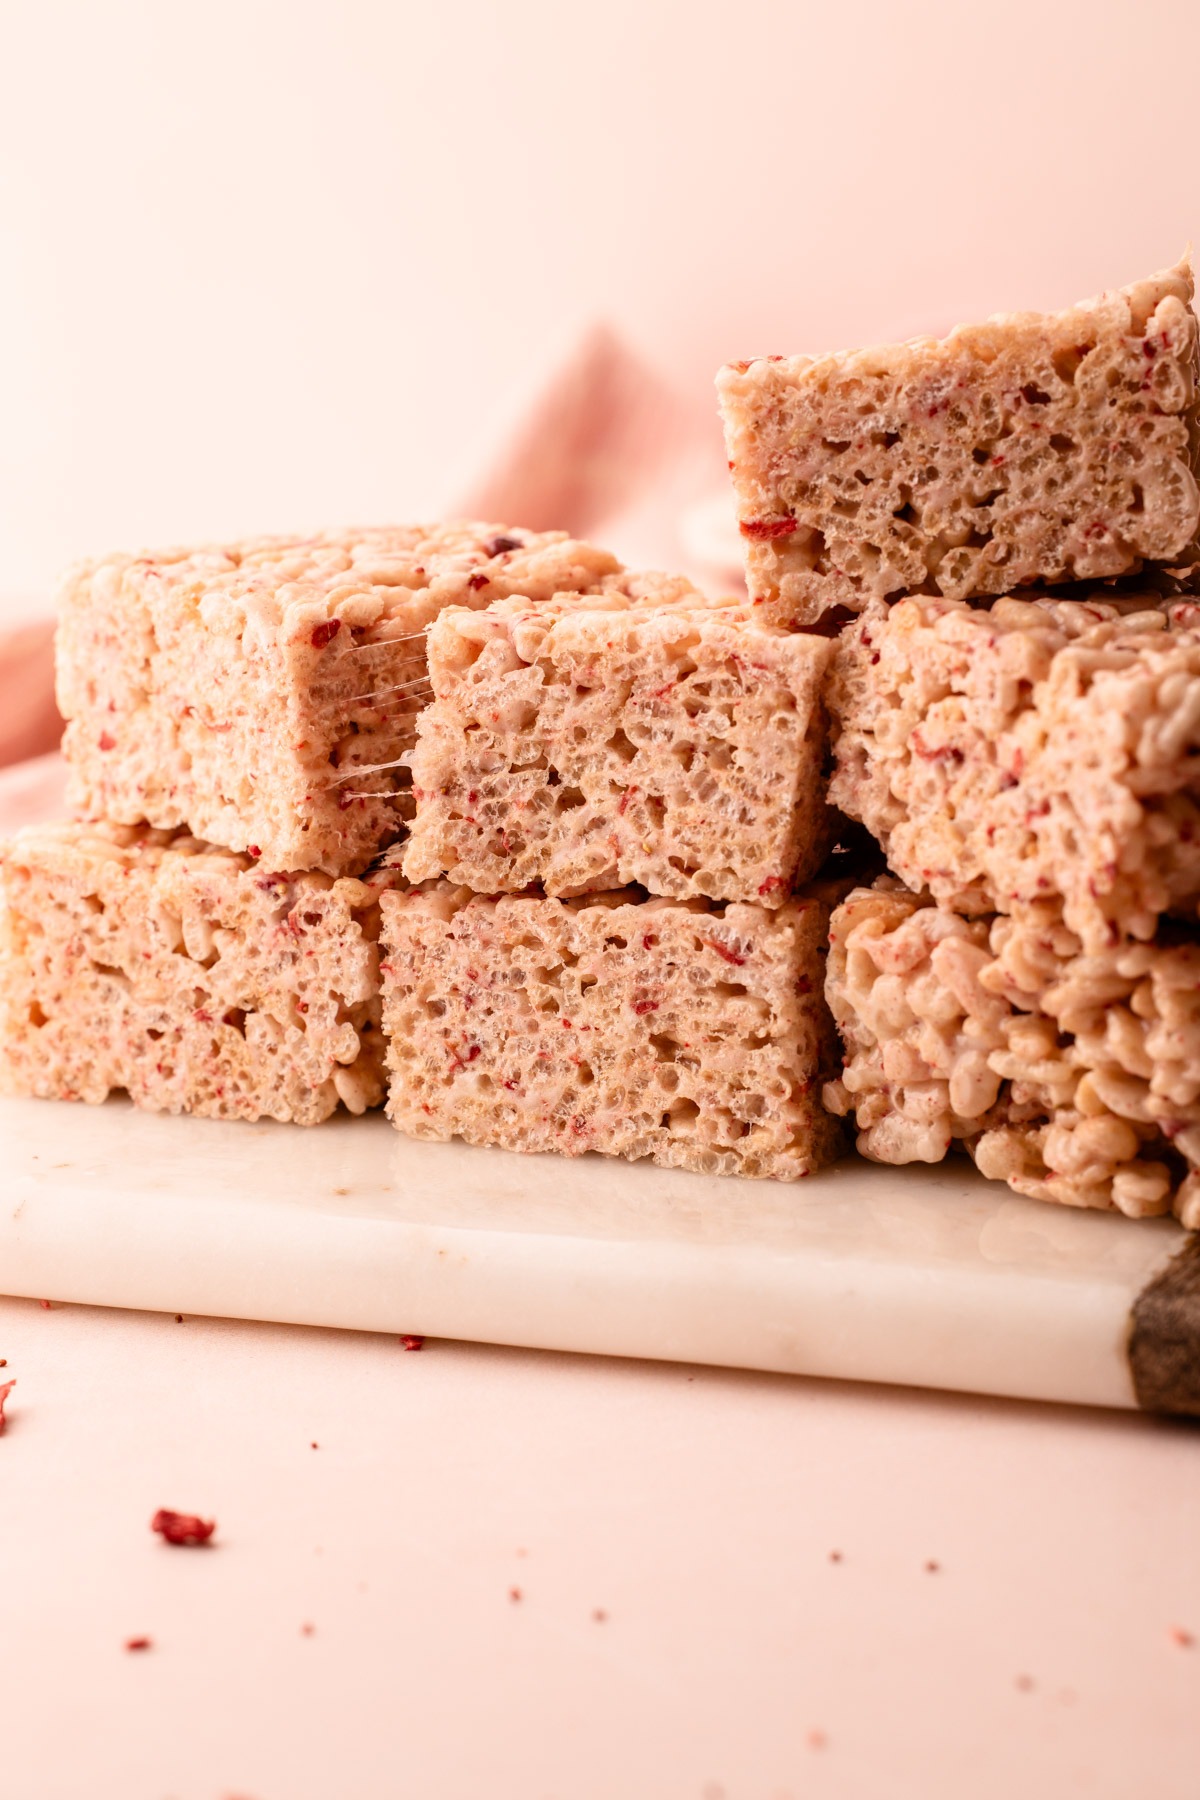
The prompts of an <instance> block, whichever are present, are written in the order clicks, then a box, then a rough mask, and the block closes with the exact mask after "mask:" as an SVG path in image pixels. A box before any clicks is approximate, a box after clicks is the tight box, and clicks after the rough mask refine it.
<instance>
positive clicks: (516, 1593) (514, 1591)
mask: <svg viewBox="0 0 1200 1800" xmlns="http://www.w3.org/2000/svg"><path fill="white" fill-rule="evenodd" d="M508 1597H509V1599H510V1600H512V1601H514V1602H515V1601H518V1600H520V1599H521V1598H522V1594H521V1590H520V1588H519V1587H510V1588H509V1590H508Z"/></svg>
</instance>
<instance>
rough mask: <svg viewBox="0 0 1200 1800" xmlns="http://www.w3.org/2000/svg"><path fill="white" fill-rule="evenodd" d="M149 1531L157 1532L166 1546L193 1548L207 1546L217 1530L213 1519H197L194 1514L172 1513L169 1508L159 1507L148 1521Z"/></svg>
mask: <svg viewBox="0 0 1200 1800" xmlns="http://www.w3.org/2000/svg"><path fill="white" fill-rule="evenodd" d="M150 1529H151V1531H157V1532H158V1534H159V1536H160V1537H162V1538H164V1539H165V1540H166V1542H167V1543H168V1544H184V1545H188V1546H192V1547H195V1546H196V1545H199V1544H207V1543H208V1541H209V1539H210V1538H211V1537H212V1534H213V1532H214V1531H215V1530H216V1529H217V1522H216V1520H215V1519H199V1518H197V1517H196V1514H195V1513H180V1512H172V1511H171V1510H170V1508H169V1507H166V1506H160V1507H159V1509H158V1511H157V1512H156V1513H155V1515H154V1517H153V1518H152V1519H151V1521H150Z"/></svg>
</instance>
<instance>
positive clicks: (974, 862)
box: [828, 596, 1200, 948]
mask: <svg viewBox="0 0 1200 1800" xmlns="http://www.w3.org/2000/svg"><path fill="white" fill-rule="evenodd" d="M828 700H829V708H830V713H831V716H832V720H833V733H834V740H833V741H834V752H835V759H836V761H835V769H834V774H833V777H832V780H831V783H830V798H831V800H832V801H833V802H834V804H835V805H837V806H840V807H841V808H843V810H844V811H845V812H847V813H848V814H849V815H850V817H851V818H854V819H859V820H861V821H862V823H863V824H864V825H866V826H867V827H868V829H869V830H870V831H871V832H872V833H873V834H874V835H875V837H876V838H877V839H878V840H879V842H880V844H881V845H882V846H883V849H884V851H885V853H886V855H887V859H888V862H889V864H890V866H891V868H892V869H893V870H894V871H895V873H896V874H897V875H898V876H899V877H900V878H901V880H902V881H904V882H905V883H906V884H907V885H908V886H909V887H911V888H913V889H917V890H919V889H921V888H928V889H929V890H930V892H931V893H932V894H933V895H934V897H935V899H937V900H939V901H940V902H941V903H942V904H943V905H946V906H951V907H953V908H954V909H955V910H956V911H960V912H966V913H985V912H993V911H1000V912H1009V911H1011V910H1012V909H1013V908H1014V907H1015V906H1017V905H1020V904H1022V903H1027V902H1032V901H1036V900H1043V899H1052V898H1054V897H1056V896H1058V897H1060V898H1061V901H1062V903H1063V906H1064V907H1065V913H1066V922H1067V924H1068V925H1069V926H1070V927H1071V929H1072V930H1073V931H1075V932H1077V933H1078V935H1079V936H1080V937H1081V938H1082V939H1083V941H1084V943H1085V944H1086V945H1087V946H1088V947H1089V948H1096V947H1103V946H1105V945H1107V944H1109V943H1110V942H1113V941H1115V939H1116V937H1117V936H1118V935H1120V934H1128V935H1131V936H1134V937H1140V938H1148V937H1151V936H1152V935H1153V933H1154V930H1155V926H1156V924H1157V920H1158V916H1159V914H1160V913H1162V912H1164V911H1166V910H1168V909H1175V908H1181V907H1182V908H1189V907H1192V906H1194V902H1195V899H1196V896H1197V895H1200V607H1197V606H1196V605H1195V604H1194V603H1190V602H1173V603H1157V602H1156V601H1155V599H1154V597H1153V596H1143V597H1142V598H1141V599H1126V600H1123V601H1121V602H1120V603H1118V604H1112V603H1110V602H1108V601H1104V600H1100V599H1097V601H1095V602H1080V601H1066V600H1064V601H1049V600H1038V601H1023V600H1013V599H1008V600H1000V601H997V602H996V603H995V604H994V605H993V606H992V607H991V608H989V609H981V610H979V611H975V610H972V609H971V608H970V607H967V606H965V605H963V604H962V603H961V602H956V601H948V600H924V599H921V600H903V601H901V602H900V603H899V605H897V606H894V607H892V608H891V609H890V610H889V611H888V612H887V613H886V614H880V615H877V616H874V617H864V618H862V619H859V620H856V621H855V623H854V625H853V626H852V627H850V628H849V629H848V630H847V631H846V632H845V633H844V634H843V636H842V638H841V639H840V641H839V644H838V650H837V657H836V661H835V665H834V670H833V674H832V678H831V680H830V682H829V687H828Z"/></svg>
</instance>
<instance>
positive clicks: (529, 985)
mask: <svg viewBox="0 0 1200 1800" xmlns="http://www.w3.org/2000/svg"><path fill="white" fill-rule="evenodd" d="M838 891H841V890H838ZM831 897H833V896H831V892H830V890H827V889H825V888H822V887H819V886H818V887H815V888H814V889H813V890H810V892H809V894H808V895H806V896H799V897H797V898H796V899H794V900H791V901H789V902H788V903H787V904H786V905H784V906H782V907H780V908H779V909H778V910H777V911H774V912H768V911H767V910H765V909H764V908H763V907H759V906H746V905H738V904H735V905H730V906H724V907H722V906H710V905H707V904H705V903H704V902H701V901H697V900H691V901H684V902H679V901H671V900H661V899H655V900H638V899H636V898H634V897H632V896H630V895H629V894H628V893H616V894H605V895H596V894H592V895H587V896H585V897H581V898H576V899H571V900H546V899H530V898H523V897H522V898H518V897H515V896H504V897H501V898H499V899H483V898H480V897H477V896H472V895H470V894H468V893H467V892H466V890H465V889H462V888H454V887H452V886H450V884H448V883H445V882H439V883H432V884H430V886H429V887H428V888H427V889H424V890H419V891H418V890H414V891H412V892H411V893H408V894H398V893H397V894H385V895H384V897H383V915H384V923H383V947H384V961H383V963H382V965H381V972H382V976H383V992H384V1030H385V1033H386V1034H387V1036H388V1039H389V1043H388V1066H389V1069H390V1071H391V1095H390V1099H389V1102H388V1110H389V1113H390V1116H391V1118H392V1120H393V1122H394V1123H395V1124H396V1125H397V1126H399V1128H400V1130H401V1131H406V1132H408V1133H410V1134H411V1135H413V1136H415V1137H425V1138H437V1139H442V1140H445V1139H448V1138H451V1137H461V1138H465V1139H466V1140H467V1141H468V1142H469V1143H473V1144H494V1145H499V1146H500V1147H502V1148H504V1149H508V1150H528V1151H534V1150H558V1151H561V1152H563V1153H564V1154H566V1155H569V1156H577V1155H580V1154H582V1153H583V1152H584V1151H585V1150H598V1151H601V1152H603V1153H604V1154H606V1155H610V1156H624V1157H628V1158H630V1159H633V1158H636V1157H643V1156H644V1157H651V1158H652V1159H653V1160H654V1161H655V1162H658V1163H663V1164H665V1165H667V1166H669V1167H673V1168H681V1169H695V1170H700V1171H702V1172H704V1173H708V1174H721V1175H756V1176H775V1177H777V1178H781V1179H792V1178H795V1177H797V1176H801V1175H807V1174H809V1173H810V1172H811V1171H812V1170H814V1169H816V1168H819V1167H820V1165H821V1164H822V1163H825V1162H828V1161H829V1160H830V1159H831V1158H832V1157H834V1156H835V1155H836V1154H837V1153H838V1151H839V1149H840V1148H841V1137H840V1127H839V1125H838V1122H837V1121H836V1120H834V1119H832V1118H830V1117H829V1115H828V1114H827V1113H826V1112H825V1111H824V1110H823V1108H822V1106H821V1102H820V1088H821V1083H822V1080H823V1079H824V1078H826V1077H827V1076H828V1075H829V1074H831V1073H832V1071H833V1069H834V1068H835V1067H836V1061H837V1058H836V1039H835V1037H834V1032H833V1025H832V1021H831V1020H830V1017H829V1013H828V1010H827V1008H826V1005H825V1002H824V999H823V997H822V989H823V978H824V956H825V935H826V929H827V925H828V918H829V908H830V903H831Z"/></svg>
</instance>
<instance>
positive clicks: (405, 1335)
mask: <svg viewBox="0 0 1200 1800" xmlns="http://www.w3.org/2000/svg"><path fill="white" fill-rule="evenodd" d="M400 1342H401V1343H402V1344H403V1345H404V1348H405V1349H406V1350H423V1349H424V1348H425V1339H424V1338H423V1337H420V1336H418V1334H417V1333H416V1332H415V1331H403V1332H401V1334H400Z"/></svg>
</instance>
